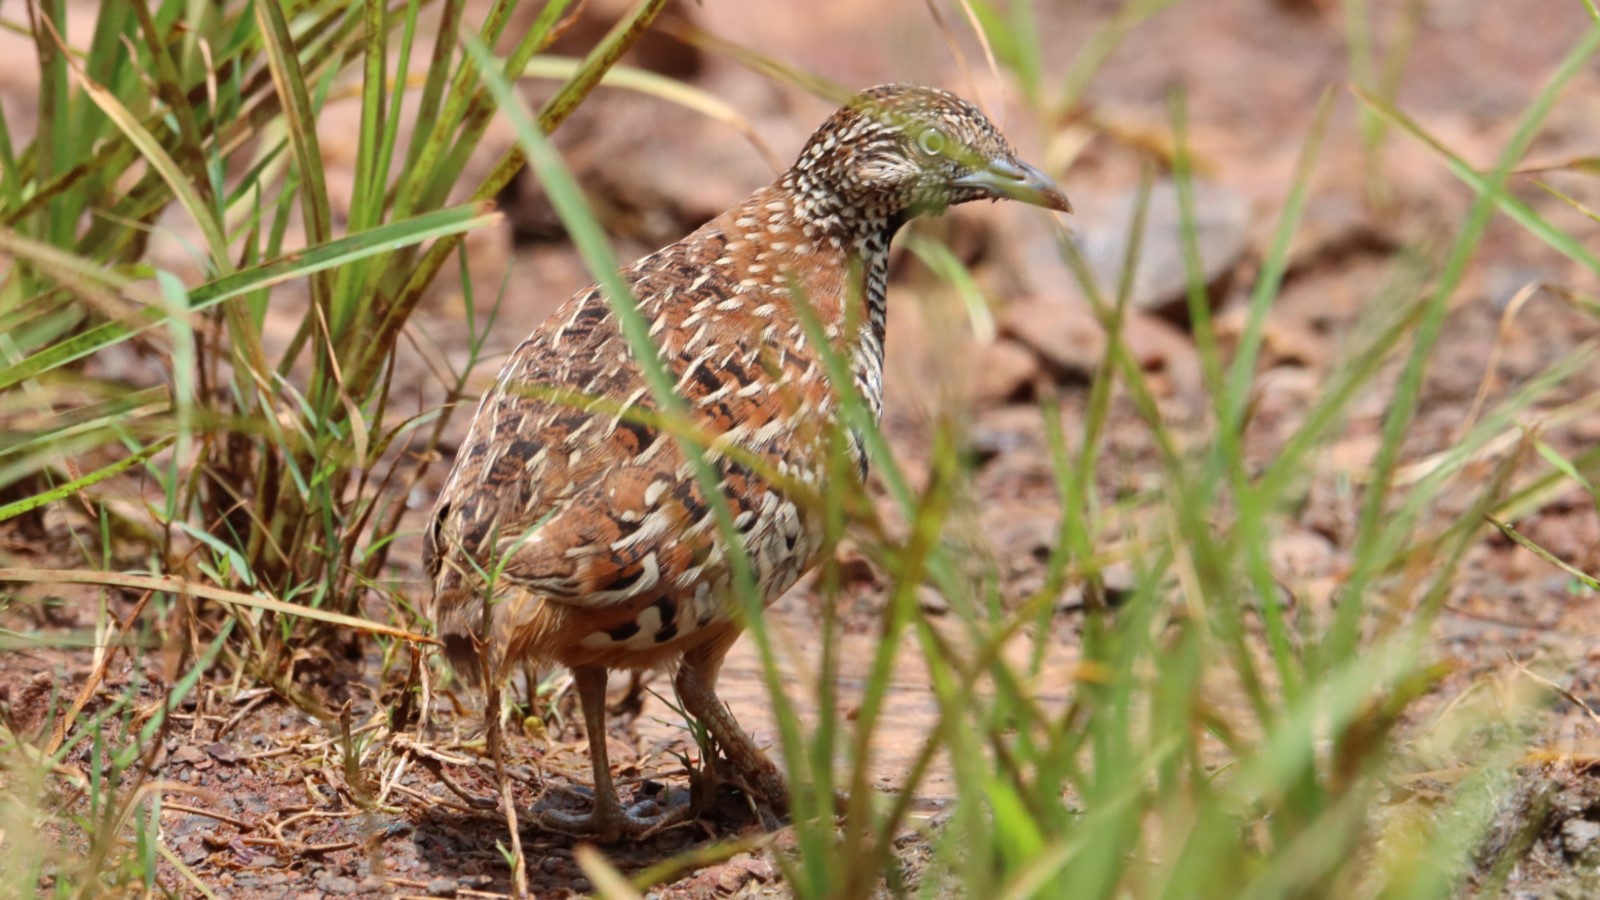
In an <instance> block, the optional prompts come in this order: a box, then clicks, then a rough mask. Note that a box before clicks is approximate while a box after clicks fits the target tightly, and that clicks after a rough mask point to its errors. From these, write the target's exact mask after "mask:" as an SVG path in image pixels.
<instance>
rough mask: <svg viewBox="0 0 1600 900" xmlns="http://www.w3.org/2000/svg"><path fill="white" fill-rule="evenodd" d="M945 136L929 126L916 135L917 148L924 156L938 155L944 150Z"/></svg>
mask: <svg viewBox="0 0 1600 900" xmlns="http://www.w3.org/2000/svg"><path fill="white" fill-rule="evenodd" d="M944 147H945V137H944V134H943V133H942V132H940V131H939V130H938V129H935V128H929V129H927V130H925V131H923V132H922V133H921V134H919V135H917V149H918V150H921V151H922V152H923V154H924V155H926V156H938V155H939V154H941V153H943V152H944Z"/></svg>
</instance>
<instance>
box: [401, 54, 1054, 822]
mask: <svg viewBox="0 0 1600 900" xmlns="http://www.w3.org/2000/svg"><path fill="white" fill-rule="evenodd" d="M1000 198H1012V199H1018V200H1022V201H1024V202H1028V203H1033V204H1035V205H1039V206H1044V207H1047V208H1050V209H1056V210H1061V211H1069V210H1070V206H1069V205H1068V203H1067V198H1066V197H1065V195H1063V194H1062V193H1061V191H1060V189H1059V188H1057V187H1056V186H1055V185H1054V184H1053V183H1052V182H1051V181H1050V179H1048V178H1047V177H1045V176H1044V175H1043V174H1042V173H1040V172H1039V171H1038V170H1037V169H1035V168H1033V167H1031V166H1029V165H1027V164H1026V163H1024V162H1022V161H1021V160H1019V159H1018V158H1017V156H1016V153H1015V151H1014V150H1012V148H1011V146H1010V144H1009V143H1007V141H1006V139H1005V138H1004V137H1003V136H1001V134H1000V133H999V131H998V130H997V129H996V128H995V127H994V126H993V125H992V124H991V123H990V122H989V120H988V119H987V118H986V117H985V116H984V115H983V114H982V113H981V112H979V111H978V110H977V109H976V108H974V107H973V106H972V105H971V104H969V103H967V102H966V101H964V100H962V99H960V98H959V97H956V96H954V95H952V94H949V93H946V92H944V91H939V90H935V89H932V88H926V87H919V86H915V85H887V86H883V87H877V88H872V89H870V90H868V91H865V92H863V93H861V94H859V95H857V96H856V97H855V98H853V99H852V100H851V101H850V102H849V103H848V104H847V105H846V106H845V107H844V108H842V109H840V110H839V111H838V112H836V113H835V114H834V115H833V116H832V117H831V118H829V119H828V121H827V122H825V123H823V125H822V126H821V127H820V128H819V129H818V130H817V131H816V133H815V134H813V135H812V137H811V139H810V141H809V142H808V143H807V145H806V147H805V149H804V150H803V151H802V152H801V154H800V157H799V159H798V161H797V162H796V163H795V164H794V166H793V167H791V168H790V169H789V170H788V171H787V172H785V173H784V174H783V175H782V176H781V177H780V178H779V179H778V180H777V181H775V182H774V183H772V184H770V185H767V186H766V187H763V188H760V189H759V190H757V191H756V192H755V193H753V194H751V195H750V196H749V197H748V198H747V199H746V200H745V201H744V202H743V203H741V204H739V205H738V206H737V207H735V208H733V209H731V210H728V211H727V212H725V213H723V214H722V215H720V216H718V217H717V218H715V219H713V220H712V221H710V222H708V223H707V224H705V225H704V226H702V227H701V228H700V229H699V230H697V231H696V232H694V233H693V234H691V235H689V236H688V237H687V238H684V239H683V240H681V241H679V242H678V243H675V244H672V245H671V246H668V247H665V248H663V249H661V250H658V251H656V252H655V253H652V254H650V255H649V256H646V257H645V258H643V259H641V260H639V261H638V262H636V263H634V264H633V265H631V266H629V267H628V268H627V269H626V270H624V272H623V275H624V279H625V282H626V283H627V285H628V286H629V287H630V288H631V289H632V291H633V294H634V296H635V297H636V298H637V301H638V308H639V311H640V312H641V313H642V314H643V316H644V318H645V320H646V321H647V322H648V323H649V327H650V328H649V330H650V336H651V338H652V339H653V340H654V342H655V344H656V346H657V347H658V348H659V352H660V355H661V358H662V359H663V360H664V361H665V362H666V364H667V367H668V370H669V372H670V374H671V376H672V378H673V379H674V380H675V385H674V390H675V391H676V393H677V394H678V396H680V397H681V398H682V400H683V401H684V404H685V406H686V408H687V409H688V411H689V418H690V419H691V426H692V427H693V428H695V429H697V430H698V431H699V433H700V434H702V435H704V436H706V437H707V438H709V439H710V440H711V442H712V443H711V452H710V453H709V454H708V455H707V459H708V461H709V462H710V464H711V465H712V467H713V470H714V471H715V473H716V475H717V477H718V479H719V481H720V485H719V486H720V488H721V492H722V493H723V495H724V496H725V497H726V498H727V502H728V504H729V509H730V512H731V513H732V516H733V522H734V527H735V531H736V532H737V534H738V535H739V536H740V539H741V541H742V543H743V545H744V549H745V551H746V552H747V553H748V558H749V559H750V560H751V563H752V567H753V570H754V575H755V578H756V581H757V585H758V588H759V591H760V594H761V597H762V598H763V599H764V600H765V602H767V603H770V602H771V601H772V600H774V599H776V598H777V597H778V596H779V595H781V594H782V593H783V592H784V591H785V590H787V589H788V588H789V587H790V586H792V585H793V584H794V583H795V582H796V581H797V580H798V579H799V578H800V576H801V575H803V574H804V573H805V572H806V571H807V570H808V569H809V568H810V567H811V566H812V565H814V564H815V563H816V561H817V557H818V555H819V553H820V552H821V549H822V529H821V521H820V516H818V515H816V514H815V513H814V512H813V511H812V510H813V507H812V505H810V504H807V503H804V502H801V498H799V497H798V496H796V494H797V493H798V491H797V490H796V489H795V487H806V486H809V487H813V488H815V487H818V486H820V484H821V482H822V481H823V480H824V479H825V473H827V472H828V471H829V469H830V467H829V465H828V459H827V443H828V440H827V438H828V433H829V429H830V427H831V426H832V425H833V423H834V420H835V418H836V416H837V414H838V410H839V399H838V394H837V392H836V391H835V389H834V387H833V386H832V384H831V383H830V380H829V378H828V377H827V374H826V367H825V366H824V365H823V361H822V359H821V357H820V356H819V354H818V352H817V348H816V347H815V346H813V345H812V344H811V343H810V342H809V341H808V339H807V331H806V329H805V328H804V327H802V321H801V314H800V311H799V308H798V307H799V304H797V302H796V300H795V298H797V297H798V298H804V300H805V302H806V303H807V304H808V305H809V306H810V307H811V308H812V309H813V310H814V311H815V314H816V316H817V318H818V320H819V321H820V322H821V323H822V324H823V327H824V333H825V335H826V337H827V340H828V341H829V342H830V344H832V345H833V347H834V349H835V350H836V351H838V353H839V354H840V355H841V357H842V358H844V359H846V360H848V362H849V366H850V372H851V376H852V379H853V381H854V383H855V386H856V388H857V389H858V390H859V391H860V392H861V395H862V397H864V398H865V400H866V402H867V404H868V406H869V408H870V409H871V410H872V412H873V413H874V415H877V414H880V413H881V410H882V397H883V377H882V376H883V344H884V327H885V321H886V315H887V309H886V305H885V304H886V283H887V278H888V251H889V243H890V240H891V239H892V238H893V236H894V234H895V232H896V231H897V230H898V229H899V228H900V226H901V225H903V224H904V223H905V222H906V221H907V220H909V219H910V218H912V217H914V216H916V215H919V214H924V213H938V212H940V211H942V210H943V209H945V208H946V207H948V206H951V205H954V204H957V203H965V202H968V201H972V200H979V199H1000ZM656 413H657V410H656V407H655V403H654V401H653V399H652V395H651V393H650V390H649V388H648V386H647V384H646V381H645V378H644V375H643V373H642V371H641V369H640V366H639V365H638V362H637V361H636V359H635V358H634V355H633V352H632V351H631V350H630V348H629V344H628V342H627V341H626V340H625V338H624V337H623V335H622V331H621V329H620V328H619V324H618V322H617V320H616V319H615V318H614V316H613V315H612V312H611V309H610V307H609V306H608V304H607V302H606V299H605V297H604V296H603V295H602V294H601V292H600V289H599V288H598V287H590V288H588V289H586V290H583V291H581V292H579V293H578V294H577V295H576V296H574V297H572V298H571V299H570V300H568V301H567V302H566V303H565V304H563V305H562V306H561V308H560V309H559V310H557V312H556V313H555V314H554V315H553V316H552V317H551V318H550V319H549V320H547V321H546V322H545V323H544V324H543V325H541V326H539V328H538V329H537V330H536V331H534V333H533V334H532V335H531V336H529V337H528V339H527V340H525V341H523V342H522V343H521V345H519V346H518V347H517V348H516V350H515V351H514V352H513V353H512V355H511V357H510V359H509V360H508V361H507V362H506V364H505V365H504V367H503V368H502V369H501V370H500V374H499V377H498V379H497V380H496V382H495V385H494V387H493V388H492V389H490V390H489V391H488V392H487V394H486V395H485V396H484V398H483V400H482V402H481V403H480V405H479V406H478V411H477V414H476V415H475V417H474V418H473V421H472V426H471V429H470V431H469V433H468V435H467V439H466V441H465V443H464V444H463V445H462V446H461V448H460V450H459V452H458V454H457V456H456V459H455V465H454V467H453V469H452V470H451V472H450V475H449V477H448V478H447V479H446V481H445V485H444V488H443V490H442V491H441V492H440V495H439V499H438V502H437V505H436V506H435V509H434V513H433V517H432V520H431V523H430V526H429V528H428V531H427V551H426V553H427V557H426V563H427V568H428V571H429V573H430V574H431V575H432V577H433V579H434V596H433V603H432V606H431V613H432V615H433V618H434V624H435V627H436V629H437V630H438V633H439V634H440V635H441V637H442V638H443V641H444V644H445V648H446V652H447V654H448V655H449V657H450V658H451V661H452V663H453V664H454V665H455V666H456V667H457V669H458V670H460V671H463V672H466V673H476V672H478V671H479V670H480V669H479V667H480V655H481V654H484V653H487V654H488V669H489V671H490V672H491V673H493V675H494V677H497V678H498V677H499V676H500V675H501V674H503V673H504V672H505V670H506V668H507V665H508V663H511V662H515V661H521V660H532V661H536V662H554V663H560V664H562V665H566V666H569V667H571V668H572V670H573V673H574V676H575V679H576V681H577V685H578V688H579V696H580V699H581V701H582V704H583V709H584V716H585V724H586V726H587V728H588V733H589V739H590V747H591V754H592V756H593V762H594V770H595V797H596V799H595V808H594V811H593V812H592V813H591V814H590V815H588V816H583V817H574V816H570V815H565V814H561V813H554V812H550V813H546V815H545V816H544V821H545V823H546V824H547V825H549V826H551V827H556V828H561V829H564V830H569V831H575V832H579V833H585V834H594V835H597V836H599V837H601V838H602V839H604V840H615V839H617V838H618V837H619V836H620V835H622V834H623V833H632V834H637V833H640V832H643V831H647V830H650V829H653V828H659V827H661V826H662V825H664V824H665V823H666V822H668V821H672V820H676V819H677V818H680V817H681V816H682V815H683V811H682V809H681V808H680V809H678V810H669V811H667V812H662V813H658V814H655V815H648V816H646V815H639V814H637V813H636V812H635V811H625V810H623V809H622V807H621V805H620V803H619V802H618V800H617V798H616V794H615V791H614V789H613V786H612V784H611V778H610V771H609V764H608V762H607V760H606V756H605V737H604V697H605V681H606V672H607V670H608V669H618V668H620V669H635V670H637V669H641V668H649V667H656V666H664V665H666V666H672V665H675V666H676V677H675V682H674V683H675V687H676V689H677V691H678V694H679V697H680V700H681V701H682V702H683V704H684V708H685V709H686V711H688V712H689V713H690V714H691V715H693V716H695V717H696V718H697V719H698V720H700V721H701V722H702V723H703V724H704V725H705V726H706V727H707V729H708V730H709V731H710V733H711V734H712V735H713V736H714V737H715V738H716V739H717V743H718V745H719V746H720V747H721V748H722V749H723V751H724V753H725V754H726V755H727V757H728V759H729V761H730V762H731V763H732V764H733V765H734V766H735V767H736V768H737V769H738V770H739V772H740V774H741V775H742V776H744V780H745V783H746V784H748V785H750V786H751V787H753V788H754V789H756V790H758V791H759V792H761V793H763V794H765V795H766V799H767V800H768V801H769V802H770V803H771V804H773V806H774V807H775V808H777V809H780V810H781V809H782V808H783V806H784V804H785V803H786V802H787V796H786V788H785V784H784V780H783V778H782V776H781V775H780V774H779V773H778V771H777V769H776V768H775V767H774V766H773V765H772V763H771V762H770V761H768V760H767V758H766V757H765V755H764V754H763V753H762V752H761V751H760V749H759V748H757V747H756V746H755V744H754V743H753V742H752V741H751V740H750V738H749V737H748V735H746V734H745V733H744V731H743V729H741V728H740V727H739V725H738V723H737V722H735V721H734V720H733V717H732V716H731V714H729V712H728V710H727V707H726V706H724V705H723V704H722V702H721V701H720V700H718V699H717V696H716V692H715V683H716V677H717V672H718V669H719V668H720V666H721V663H722V659H723V657H724V656H725V655H726V653H727V651H728V648H729V647H730V646H731V645H732V644H733V641H734V640H735V639H736V638H737V637H738V634H739V632H740V631H741V629H742V625H741V623H740V620H739V615H738V611H739V605H738V604H737V603H736V602H735V601H734V600H733V599H732V598H731V596H730V584H731V577H732V567H731V564H730V561H729V556H728V551H727V547H726V546H725V545H724V542H723V538H722V532H721V530H720V529H719V528H718V527H717V524H716V520H715V517H714V515H713V513H712V508H711V506H710V503H709V502H708V498H707V497H706V496H705V495H704V494H703V492H702V491H701V489H700V484H699V482H698V481H697V479H696V477H695V474H694V467H693V465H692V464H691V463H690V461H689V460H687V459H686V457H685V455H684V453H683V450H682V447H681V445H680V442H679V441H678V440H677V439H675V438H674V437H673V436H672V435H671V434H669V433H668V432H667V431H666V430H665V429H663V428H661V427H660V425H661V423H660V421H659V417H658V416H657V415H656ZM845 444H846V451H847V452H848V453H849V454H850V455H851V457H852V461H853V462H854V468H855V469H856V470H857V471H859V472H860V473H861V474H862V475H864V474H865V472H866V455H865V450H864V448H863V447H862V446H861V443H860V441H859V439H857V438H855V437H854V436H853V435H848V434H847V439H846V441H845ZM761 473H777V474H778V475H779V476H781V477H777V478H773V477H763V474H761ZM785 485H789V486H790V488H789V489H786V488H785ZM486 602H489V604H490V606H489V609H488V610H487V611H486V610H485V607H484V604H485V603H486ZM486 613H487V614H486ZM486 626H487V627H486Z"/></svg>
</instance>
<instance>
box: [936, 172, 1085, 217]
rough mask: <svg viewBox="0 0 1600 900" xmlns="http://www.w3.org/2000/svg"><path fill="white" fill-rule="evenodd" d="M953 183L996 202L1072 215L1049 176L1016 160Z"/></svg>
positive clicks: (1069, 203)
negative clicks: (1015, 202) (1008, 201)
mask: <svg viewBox="0 0 1600 900" xmlns="http://www.w3.org/2000/svg"><path fill="white" fill-rule="evenodd" d="M955 183H956V185H957V186H960V187H975V188H978V189H980V190H983V191H986V192H987V193H988V194H989V195H990V196H992V197H995V198H997V199H998V198H1000V197H1005V198H1008V199H1011V200H1021V201H1022V202H1023V203H1031V204H1033V205H1034V206H1042V207H1044V208H1045V209H1053V210H1055V211H1056V212H1064V213H1069V212H1072V201H1070V200H1068V199H1067V195H1066V194H1065V193H1063V192H1062V190H1061V188H1059V187H1057V186H1056V183H1055V182H1054V181H1051V180H1050V176H1049V175H1046V174H1045V173H1043V172H1041V171H1039V170H1038V169H1035V168H1034V167H1033V166H1030V165H1028V164H1027V163H1025V162H1023V161H1021V160H1017V159H997V160H995V161H993V162H991V163H989V165H988V166H986V167H985V168H982V169H979V170H978V171H976V172H973V173H971V174H968V175H963V176H961V177H960V178H957V179H956V180H955Z"/></svg>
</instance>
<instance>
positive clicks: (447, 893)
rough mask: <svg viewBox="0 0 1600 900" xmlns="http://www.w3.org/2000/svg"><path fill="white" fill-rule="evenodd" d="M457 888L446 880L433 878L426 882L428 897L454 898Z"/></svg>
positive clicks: (453, 883)
mask: <svg viewBox="0 0 1600 900" xmlns="http://www.w3.org/2000/svg"><path fill="white" fill-rule="evenodd" d="M458 888H459V886H458V885H457V884H456V883H455V882H454V881H451V880H450V879H448V878H435V879H433V880H432V881H430V882H428V888H427V890H428V896H429V897H454V896H455V895H456V891H457V890H458Z"/></svg>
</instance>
